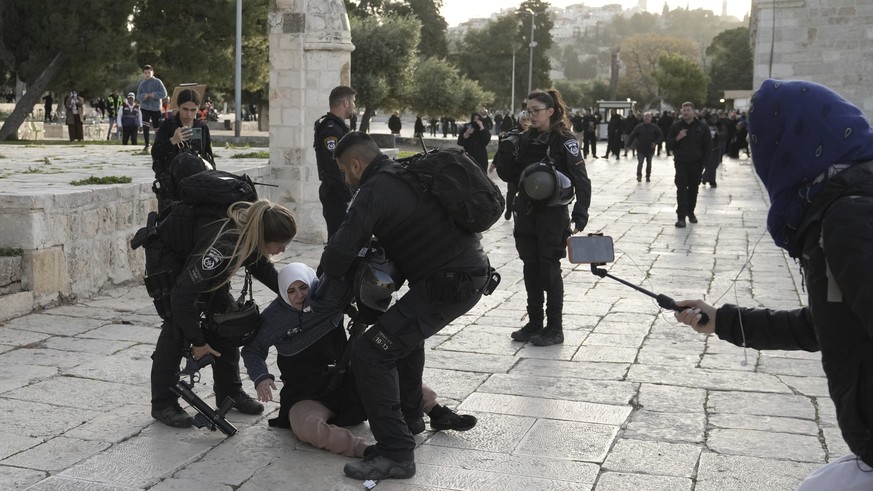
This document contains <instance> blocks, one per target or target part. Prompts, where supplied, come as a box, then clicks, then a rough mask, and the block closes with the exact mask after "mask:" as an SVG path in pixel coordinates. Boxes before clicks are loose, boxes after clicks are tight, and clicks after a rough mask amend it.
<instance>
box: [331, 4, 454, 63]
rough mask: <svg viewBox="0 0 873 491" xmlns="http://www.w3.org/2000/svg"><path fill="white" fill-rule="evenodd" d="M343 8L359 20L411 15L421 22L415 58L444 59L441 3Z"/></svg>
mask: <svg viewBox="0 0 873 491" xmlns="http://www.w3.org/2000/svg"><path fill="white" fill-rule="evenodd" d="M345 5H346V11H347V12H348V13H349V15H350V16H352V17H358V18H360V19H363V18H365V17H369V16H376V17H381V16H384V15H395V16H401V17H402V16H409V15H411V16H413V17H415V18H416V19H418V20H419V22H421V37H420V39H419V43H418V47H417V49H418V53H419V55H421V56H422V57H423V58H428V57H431V56H438V57H442V58H445V57H446V56H447V55H448V52H449V48H448V46H449V44H448V41H447V39H446V29H447V27H448V24H447V23H446V20H445V18H443V16H442V14H441V13H440V9H442V7H443V0H403V1H391V0H357V1H354V0H345Z"/></svg>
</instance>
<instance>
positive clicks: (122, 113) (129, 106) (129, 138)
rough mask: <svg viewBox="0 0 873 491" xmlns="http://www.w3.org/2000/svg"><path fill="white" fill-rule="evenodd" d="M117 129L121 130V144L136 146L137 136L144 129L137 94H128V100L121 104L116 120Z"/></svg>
mask: <svg viewBox="0 0 873 491" xmlns="http://www.w3.org/2000/svg"><path fill="white" fill-rule="evenodd" d="M116 125H117V127H119V128H121V144H122V145H127V144H128V142H132V143H133V144H134V145H136V136H137V133H138V132H139V129H140V128H142V112H141V111H140V109H139V104H137V103H136V94H134V93H133V92H130V93H128V94H127V100H125V101H124V102H122V103H121V107H120V108H119V109H118V116H117V119H116Z"/></svg>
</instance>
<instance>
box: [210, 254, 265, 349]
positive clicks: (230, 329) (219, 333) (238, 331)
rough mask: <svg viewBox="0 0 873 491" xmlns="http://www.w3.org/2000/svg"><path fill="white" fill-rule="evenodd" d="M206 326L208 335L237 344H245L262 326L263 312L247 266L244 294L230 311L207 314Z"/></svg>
mask: <svg viewBox="0 0 873 491" xmlns="http://www.w3.org/2000/svg"><path fill="white" fill-rule="evenodd" d="M246 293H248V295H249V299H248V300H246ZM207 310H208V309H207ZM205 327H206V331H207V335H208V336H212V337H216V338H219V339H221V340H222V341H223V342H224V343H227V344H235V345H236V346H243V345H244V344H246V343H248V342H249V341H250V340H251V339H252V338H253V337H255V334H257V333H258V329H259V328H260V327H261V312H260V309H259V308H258V304H257V303H255V299H254V296H253V288H252V273H251V271H249V269H248V268H246V277H245V280H244V286H243V290H242V294H241V295H240V296H239V298H238V299H237V300H236V302H234V304H233V306H232V308H231V309H230V311H229V312H223V313H210V314H207V315H206V322H205Z"/></svg>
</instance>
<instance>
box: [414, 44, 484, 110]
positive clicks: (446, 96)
mask: <svg viewBox="0 0 873 491" xmlns="http://www.w3.org/2000/svg"><path fill="white" fill-rule="evenodd" d="M413 86H414V87H415V90H414V91H412V93H411V94H410V96H409V108H410V109H412V110H413V111H414V112H415V113H417V114H423V115H427V116H431V117H434V118H439V117H440V116H443V115H446V114H452V115H458V114H464V113H469V112H471V111H473V110H474V109H475V108H478V107H483V106H485V105H487V104H489V103H490V102H492V100H493V99H494V94H492V93H490V92H487V91H484V90H482V88H481V87H480V86H479V84H478V83H476V82H474V81H472V80H469V79H467V78H466V77H463V76H462V75H461V74H460V73H459V72H458V69H457V68H455V67H454V66H453V65H452V64H451V63H449V62H448V61H446V60H443V59H439V58H427V59H425V60H422V61H421V62H419V63H418V65H417V66H416V67H415V75H414V76H413Z"/></svg>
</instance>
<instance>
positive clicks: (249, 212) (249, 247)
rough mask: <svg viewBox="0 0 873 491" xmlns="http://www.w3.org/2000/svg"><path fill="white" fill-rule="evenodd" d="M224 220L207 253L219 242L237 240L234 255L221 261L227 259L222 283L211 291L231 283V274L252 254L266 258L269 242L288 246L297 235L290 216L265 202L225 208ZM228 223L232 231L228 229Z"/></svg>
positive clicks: (293, 221) (281, 207) (276, 206)
mask: <svg viewBox="0 0 873 491" xmlns="http://www.w3.org/2000/svg"><path fill="white" fill-rule="evenodd" d="M227 216H228V218H227V219H226V220H225V223H224V225H222V227H221V231H220V232H219V233H218V235H216V236H215V239H213V241H212V244H210V245H209V247H208V248H207V249H206V250H209V249H211V248H212V247H214V246H215V244H216V242H218V241H219V240H221V239H222V238H227V237H230V236H232V235H233V236H236V237H235V239H234V246H233V252H231V254H230V256H222V259H229V261H228V263H227V265H226V266H225V268H224V270H223V271H222V273H223V274H224V275H225V279H224V281H222V282H221V283H220V284H218V285H217V286H216V287H215V288H213V290H217V289H219V288H221V287H222V286H224V285H226V284H228V283H230V279H231V277H232V276H233V274H234V273H235V272H236V271H237V270H238V269H239V268H241V267H242V266H243V263H244V262H245V261H246V259H248V258H249V257H250V256H252V254H255V253H257V255H258V256H259V257H261V256H264V257H266V256H269V253H267V250H266V245H267V243H268V242H275V243H280V244H287V243H288V242H291V239H293V238H294V236H295V235H297V223H296V222H295V220H294V216H293V215H291V212H290V211H289V210H288V209H287V208H285V207H284V206H282V205H279V204H273V203H271V202H270V201H269V200H266V199H259V200H257V201H254V202H248V201H237V202H236V203H233V204H231V205H230V206H228V207H227ZM231 222H232V223H233V226H232V227H231V226H229V225H230V224H231Z"/></svg>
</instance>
